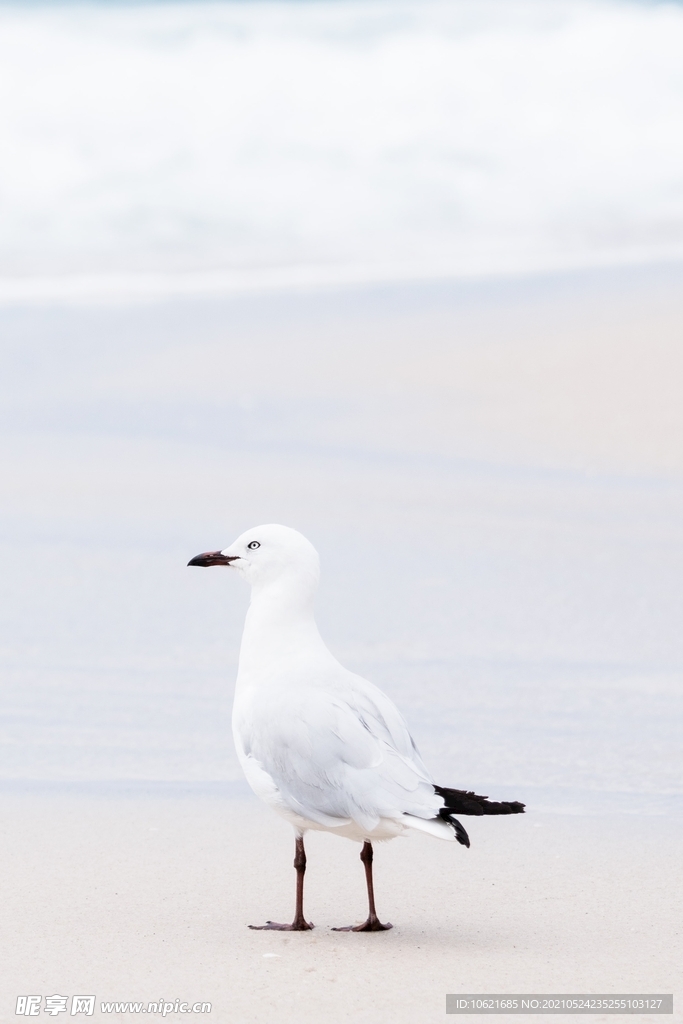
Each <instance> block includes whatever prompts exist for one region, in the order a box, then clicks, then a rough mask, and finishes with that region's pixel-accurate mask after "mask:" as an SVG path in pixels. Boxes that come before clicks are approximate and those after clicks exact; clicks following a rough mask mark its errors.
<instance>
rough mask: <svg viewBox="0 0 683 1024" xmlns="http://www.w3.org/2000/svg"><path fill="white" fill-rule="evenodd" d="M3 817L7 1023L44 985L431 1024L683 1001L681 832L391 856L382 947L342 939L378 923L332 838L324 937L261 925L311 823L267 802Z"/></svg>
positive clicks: (323, 902)
mask: <svg viewBox="0 0 683 1024" xmlns="http://www.w3.org/2000/svg"><path fill="white" fill-rule="evenodd" d="M2 814H3V819H4V822H5V826H4V831H5V835H6V837H7V841H6V843H5V844H4V850H3V854H2V864H1V866H0V874H1V877H2V879H3V890H4V892H3V913H2V918H1V924H0V927H1V928H2V948H3V971H2V975H3V982H2V995H1V999H0V1020H10V1018H11V1019H13V1020H14V1019H16V1018H15V1017H14V1005H15V999H16V996H17V995H19V994H38V993H40V994H42V995H52V994H54V993H60V994H62V995H72V994H74V993H96V995H97V997H98V1003H99V1000H101V999H105V1000H145V1001H151V1000H156V999H167V1000H169V1001H170V1000H172V999H176V998H180V999H187V1000H208V1001H210V1002H211V1003H212V1006H213V1010H212V1013H211V1017H210V1020H212V1021H214V1022H216V1021H220V1022H221V1024H224V1022H225V1024H233V1022H245V1024H246V1022H259V1024H261V1022H265V1021H269V1022H270V1021H278V1022H288V1021H296V1022H297V1024H306V1022H309V1021H310V1022H314V1021H315V1022H318V1021H326V1022H330V1024H334V1022H337V1021H351V1020H353V1021H362V1022H365V1021H367V1022H370V1021H373V1022H392V1024H393V1022H397V1024H401V1022H406V1024H407V1022H410V1024H423V1022H427V1021H435V1020H441V1019H443V1018H444V1015H445V995H446V993H447V992H470V993H471V992H498V993H504V992H533V991H536V992H565V993H570V992H603V993H604V992H630V993H637V992H650V993H653V992H671V991H674V993H675V994H680V991H681V983H682V982H683V972H682V968H681V964H682V963H683V948H682V946H681V923H680V908H679V906H678V885H679V883H680V839H681V831H680V824H675V823H672V822H670V821H668V820H666V819H664V818H657V817H651V818H643V817H639V818H638V817H633V816H628V815H621V816H617V815H615V816H613V817H611V818H609V819H604V818H598V817H576V816H570V815H565V816H561V815H551V814H545V815H539V814H534V813H533V812H532V813H530V814H528V815H526V816H525V817H523V818H522V817H517V818H511V819H485V820H474V819H467V825H468V828H469V830H470V835H471V838H472V848H471V849H470V850H465V849H463V848H461V847H459V846H455V845H452V844H447V843H442V842H439V841H436V840H434V841H432V840H430V839H428V838H424V839H423V838H422V837H416V838H415V839H406V840H395V841H394V842H392V843H390V844H387V845H385V846H381V847H378V848H377V850H376V859H375V865H376V887H377V896H378V904H379V906H378V909H379V911H380V915H381V916H382V917H384V918H385V919H388V920H390V921H392V922H393V923H394V926H395V927H394V929H393V931H391V932H388V933H382V934H373V935H360V934H339V933H334V932H332V931H331V930H330V926H332V925H340V924H349V923H352V922H353V921H354V920H360V919H361V915H364V912H365V896H364V884H363V877H362V869H361V865H360V862H359V860H358V851H359V848H358V846H356V845H355V844H352V843H350V842H348V841H344V840H339V839H335V838H334V837H331V836H312V837H309V841H308V844H307V846H308V855H309V870H308V873H307V877H306V884H307V891H306V912H307V915H308V916H309V918H310V919H311V920H313V921H314V922H315V924H316V928H315V930H314V931H313V932H312V933H307V934H290V935H287V934H276V933H272V932H252V931H249V929H248V928H247V924H249V923H256V924H259V923H262V922H263V921H264V920H265V919H266V918H274V919H276V920H279V919H284V920H287V919H289V917H290V915H291V913H292V904H293V888H294V871H293V869H292V867H291V860H292V854H293V849H292V848H293V843H292V839H291V831H290V829H289V827H288V826H287V825H286V824H284V823H282V822H280V821H279V820H278V819H277V818H275V816H273V815H272V814H271V813H270V812H269V811H268V810H267V809H266V808H262V807H261V806H260V805H258V804H257V803H256V801H254V800H251V799H244V800H226V799H221V798H208V797H173V798H171V797H169V798H165V799H164V798H158V797H155V798H121V797H117V798H111V797H104V798H102V799H99V800H97V799H94V798H92V797H82V796H74V795H71V796H64V795H62V796H57V795H40V794H38V795H36V794H34V795H31V796H26V795H23V796H18V795H14V796H8V795H4V796H3V797H2ZM266 954H275V955H274V956H273V955H271V956H267V955H266ZM678 998H680V995H678ZM679 1007H680V1003H679ZM98 1014H99V1011H98ZM98 1014H96V1016H95V1018H94V1019H99V1016H102V1015H98ZM103 1016H104V1019H107V1020H116V1019H120V1020H126V1019H127V1020H131V1019H140V1018H139V1017H134V1016H133V1015H130V1014H127V1015H126V1014H122V1015H118V1016H117V1015H114V1014H106V1015H103ZM60 1019H61V1018H60ZM78 1019H81V1018H78ZM152 1019H154V1018H152ZM166 1019H185V1020H187V1019H188V1017H187V1016H185V1017H184V1018H183V1017H178V1018H176V1017H174V1016H173V1015H170V1016H168V1017H167V1018H166ZM192 1019H197V1018H196V1017H195V1018H192ZM203 1019H207V1018H206V1017H204V1018H203ZM468 1019H471V1018H468ZM505 1019H511V1018H505ZM514 1019H527V1018H514ZM535 1019H539V1018H535ZM543 1019H545V1018H543ZM553 1019H557V1020H565V1019H569V1018H565V1017H564V1016H559V1017H556V1018H553ZM573 1019H576V1018H573ZM589 1019H592V1020H600V1019H605V1020H608V1019H609V1020H612V1019H614V1018H611V1017H609V1018H608V1017H601V1016H599V1015H598V1016H596V1017H592V1018H589ZM634 1019H638V1020H655V1019H662V1018H656V1017H650V1016H646V1017H638V1018H634ZM664 1019H667V1020H670V1019H672V1018H670V1017H667V1018H664ZM674 1019H676V1020H681V1019H683V1018H682V1017H681V1015H680V1010H679V1011H678V1012H677V1013H676V1014H675V1016H674Z"/></svg>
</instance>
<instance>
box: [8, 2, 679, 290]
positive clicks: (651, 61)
mask: <svg viewBox="0 0 683 1024" xmlns="http://www.w3.org/2000/svg"><path fill="white" fill-rule="evenodd" d="M682 51H683V9H682V8H681V7H680V6H677V5H673V4H660V5H651V4H637V3H625V2H618V0H571V2H566V0H453V2H441V0H435V2H431V0H420V2H415V0H407V2H391V3H389V2H372V0H370V2H363V3H362V4H361V3H358V2H355V0H352V2H351V0H345V2H334V0H319V2H316V3H314V4H310V3H309V4H302V3H298V2H293V0H279V2H273V3H267V2H264V3H258V4H244V3H222V2H218V3H196V4H194V3H193V4H190V3H155V4H143V5H139V6H138V5H133V6H129V5H110V4H106V5H85V6H83V5H69V4H57V5H50V6H49V7H42V6H31V5H22V6H20V7H16V6H11V5H10V6H0V88H1V89H2V92H3V93H4V95H5V96H6V97H8V99H7V101H6V102H5V103H4V104H3V107H2V110H1V111H0V140H1V141H0V220H1V222H2V230H1V232H0V300H1V301H4V302H13V301H35V300H36V299H41V298H42V299H52V298H55V297H57V298H58V297H60V296H61V297H63V298H69V297H71V298H73V299H87V298H93V297H97V296H100V297H112V296H128V297H131V296H133V297H134V296H136V295H143V294H144V295H157V294H174V293H177V292H180V293H184V294H187V293H192V294H195V293H202V292H207V291H215V290H218V291H232V290H251V289H254V288H272V287H277V288H280V287H282V288H289V287H309V286H315V285H320V284H323V285H328V284H337V283H355V282H373V281H384V280H402V279H419V278H424V277H459V276H471V275H486V274H492V273H495V274H501V273H502V274H509V273H524V272H529V271H534V272H538V271H541V272H542V271H544V270H557V269H562V268H576V267H590V266H595V265H601V266H603V265H606V264H620V263H633V262H648V261H653V260H654V261H661V260H664V259H672V258H680V257H681V256H683V178H681V174H680V168H681V166H683V135H682V134H681V132H680V124H681V123H682V121H683V72H682V71H681V63H680V53H681V52H682Z"/></svg>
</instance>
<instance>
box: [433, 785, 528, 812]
mask: <svg viewBox="0 0 683 1024" xmlns="http://www.w3.org/2000/svg"><path fill="white" fill-rule="evenodd" d="M434 792H435V793H436V794H437V795H438V796H440V797H442V798H443V801H444V804H445V807H444V810H446V811H456V812H457V813H458V814H473V815H476V816H477V817H480V816H481V815H482V814H524V808H525V806H526V805H525V804H523V803H521V802H520V801H519V800H501V801H494V800H489V798H488V797H487V796H479V795H478V794H477V793H474V792H473V791H472V790H465V789H449V788H447V787H446V786H434Z"/></svg>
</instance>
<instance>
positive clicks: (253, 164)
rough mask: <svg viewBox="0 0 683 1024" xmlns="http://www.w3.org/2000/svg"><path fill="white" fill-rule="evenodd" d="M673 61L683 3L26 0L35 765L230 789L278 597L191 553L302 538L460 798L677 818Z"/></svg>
mask: <svg viewBox="0 0 683 1024" xmlns="http://www.w3.org/2000/svg"><path fill="white" fill-rule="evenodd" d="M681 54H683V6H682V5H680V4H674V3H638V2H617V0H566V2H565V0H452V2H437V0H434V2H432V0H420V2H413V0H406V2H403V0H394V2H386V0H377V2H375V0H363V2H362V3H361V2H355V0H336V2H328V0H317V2H308V3H307V2H299V3H297V2H291V0H281V2H276V3H270V2H242V3H239V2H235V3H222V2H217V3H204V2H198V3H139V4H138V3H129V4H124V3H121V4H119V3H113V2H111V3H109V2H108V3H95V2H92V3H73V4H63V3H45V4H42V3H0V92H1V94H2V102H0V307H1V308H0V360H1V362H2V365H1V366H0V549H1V556H2V561H1V564H2V566H3V589H2V596H1V597H0V667H1V668H2V678H3V682H2V691H1V693H0V700H1V701H2V715H1V717H0V738H1V739H2V746H1V751H0V757H1V760H0V780H3V784H11V785H15V786H26V785H29V786H30V785H58V786H67V785H73V786H89V785H96V786H100V787H102V786H105V784H106V785H110V784H111V785H114V786H121V785H126V786H133V787H135V786H137V785H141V786H149V785H153V786H158V787H161V790H160V791H162V790H163V787H164V786H172V785H180V786H186V787H190V788H191V787H193V786H194V787H199V788H201V787H209V788H211V787H212V786H219V787H220V786H223V787H227V788H228V789H229V788H230V787H231V786H233V787H234V786H237V787H238V786H239V784H238V781H237V780H238V779H239V778H240V771H239V767H238V765H237V763H236V760H235V757H234V753H233V750H232V740H231V736H230V726H229V718H230V706H231V698H232V680H233V679H234V672H235V666H236V658H237V651H238V645H239V637H240V633H241V628H242V623H243V617H244V611H245V607H246V601H247V593H246V590H245V589H244V588H243V587H242V586H241V585H240V583H239V581H238V580H236V579H233V578H231V577H229V576H228V575H227V574H226V573H224V572H221V571H220V570H218V569H216V570H211V571H199V570H195V569H187V568H186V563H187V561H188V559H189V558H190V557H191V556H193V555H194V554H196V553H197V552H198V551H200V550H205V549H207V548H212V547H219V546H223V545H225V544H227V543H229V542H230V541H231V540H232V539H234V537H235V536H237V535H238V534H239V533H240V532H241V531H242V530H244V529H246V528H247V527H249V526H253V525H256V524H257V523H259V522H269V521H271V522H272V521H275V522H278V521H279V522H285V523H287V524H289V525H292V526H295V527H297V528H299V529H301V530H302V531H303V532H305V533H307V534H308V535H309V536H310V537H311V539H312V540H313V542H314V543H315V544H316V545H317V546H318V548H319V550H320V553H321V556H322V562H323V570H324V576H323V586H322V591H321V595H320V621H321V627H322V631H323V634H324V635H325V636H326V638H327V639H328V640H329V642H330V645H331V647H332V649H333V650H334V651H335V652H337V653H338V654H339V656H340V658H341V659H342V660H343V661H345V662H346V663H347V664H349V665H350V666H351V667H354V668H355V669H357V670H358V671H360V672H362V673H364V674H367V675H368V676H370V677H371V678H372V679H373V680H375V681H376V682H377V683H379V684H380V685H382V686H383V687H385V688H386V690H387V691H388V692H389V693H390V694H391V695H392V696H393V697H394V698H395V699H396V701H397V702H398V703H399V706H400V707H401V708H402V710H403V711H404V713H405V715H406V717H407V719H408V721H409V722H410V724H411V727H412V729H413V731H414V733H415V736H416V738H417V740H418V743H419V745H420V746H421V747H422V749H423V753H424V756H425V759H426V760H427V763H428V764H429V765H430V766H431V768H432V769H433V771H434V773H435V775H437V777H438V778H439V779H440V780H441V781H442V782H443V783H445V784H448V785H455V786H467V787H470V786H472V787H479V789H480V791H481V790H483V791H484V792H488V791H489V788H490V789H491V790H492V791H495V793H496V794H500V795H501V796H505V795H507V794H508V793H509V794H511V795H514V796H515V797H518V798H520V799H526V800H527V801H528V802H529V804H530V806H531V807H532V808H536V809H538V808H545V809H548V808H559V809H564V810H567V811H572V810H594V811H597V812H600V813H602V812H604V811H606V810H625V811H631V812H639V813H640V812H642V813H653V812H654V813H663V812H665V811H668V810H671V809H673V808H674V807H679V808H680V807H681V805H682V804H683V759H682V757H681V743H680V737H681V732H682V729H683V630H681V622H682V621H683V598H682V594H683V591H682V589H681V579H682V577H683V484H682V480H683V403H682V402H681V386H682V381H683V348H682V346H681V341H680V339H681V336H682V335H681V328H682V325H683V305H682V303H683V300H682V298H681V296H683V288H682V287H681V284H682V282H681V266H682V265H683V264H681V262H680V261H681V258H682V257H683V132H681V125H682V124H683V61H682V60H681ZM627 264H631V265H632V266H631V267H630V268H629V267H628V266H626V265H627ZM644 265H647V267H645V269H644ZM610 268H611V269H610ZM615 268H620V269H615ZM401 282H402V283H401ZM317 285H326V286H330V285H334V286H335V287H334V288H329V287H328V288H327V289H325V288H323V289H316V288H315V287H313V286H317ZM239 293H243V294H239ZM138 298H145V299H146V300H148V301H146V302H145V303H137V302H131V301H129V300H132V299H138ZM102 791H103V790H102ZM226 791H227V789H226Z"/></svg>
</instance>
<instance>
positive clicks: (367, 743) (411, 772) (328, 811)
mask: <svg viewBox="0 0 683 1024" xmlns="http://www.w3.org/2000/svg"><path fill="white" fill-rule="evenodd" d="M263 697H264V695H262V697H261V699H260V700H259V706H258V707H256V706H255V705H254V704H252V706H251V709H250V714H249V715H248V716H246V717H245V718H244V719H243V720H242V725H241V726H239V734H240V740H241V743H242V746H243V750H244V754H245V756H247V757H253V758H254V759H255V760H256V762H257V763H258V765H259V766H260V768H261V769H262V770H263V771H265V772H266V773H267V775H268V776H269V777H270V778H271V779H272V781H273V783H274V785H275V786H276V787H277V789H278V791H279V793H280V797H281V799H283V800H284V801H285V802H286V804H287V805H288V806H289V807H290V808H291V809H292V810H293V811H295V812H296V813H297V814H300V815H301V816H302V817H304V818H307V819H308V820H309V821H315V822H317V823H319V824H321V825H327V826H328V827H335V825H342V824H345V823H347V822H348V821H349V820H353V821H355V822H356V823H357V824H358V825H359V826H360V827H361V828H363V829H365V830H367V831H372V829H373V828H375V827H376V825H377V824H378V822H379V820H380V818H383V817H389V818H399V817H401V816H402V815H404V814H410V815H415V816H417V817H419V818H423V819H430V818H433V817H435V815H437V814H438V809H439V807H440V806H441V803H442V801H440V799H439V798H438V796H437V795H436V793H435V791H434V785H433V782H432V779H431V776H430V775H429V772H428V771H427V769H426V768H425V766H424V764H423V762H422V759H421V757H420V755H419V753H418V752H417V749H416V747H415V744H414V743H413V741H412V738H411V736H410V733H409V731H408V728H407V726H406V724H405V722H404V720H403V718H402V716H401V714H400V712H399V711H398V709H397V708H396V707H395V705H394V704H393V703H392V701H391V700H389V698H388V697H387V696H386V695H385V694H383V693H382V691H381V690H379V689H378V688H377V687H375V686H373V685H372V684H371V683H368V682H367V681H366V680H364V679H361V678H360V677H359V676H354V675H353V674H352V673H350V672H346V671H345V670H340V672H339V673H338V674H335V675H334V676H332V677H330V678H327V679H325V680H323V681H322V682H319V681H313V680H312V681H311V682H310V683H302V682H301V681H297V683H296V684H291V685H288V686H287V685H286V686H282V687H278V688H277V689H272V690H269V692H268V696H267V700H264V699H263Z"/></svg>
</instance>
